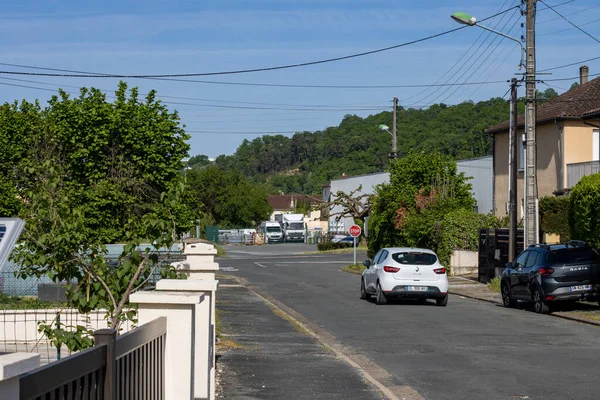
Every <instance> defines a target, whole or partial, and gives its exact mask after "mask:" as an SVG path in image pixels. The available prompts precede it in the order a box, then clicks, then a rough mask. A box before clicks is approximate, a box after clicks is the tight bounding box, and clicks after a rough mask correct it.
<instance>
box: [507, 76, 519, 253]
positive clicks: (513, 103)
mask: <svg viewBox="0 0 600 400" xmlns="http://www.w3.org/2000/svg"><path fill="white" fill-rule="evenodd" d="M510 92H511V96H510V133H509V136H510V138H509V143H510V148H509V152H510V157H509V158H510V162H509V171H508V174H509V177H510V178H509V179H510V181H509V182H510V190H509V193H508V202H509V209H508V214H509V217H510V227H509V231H508V237H509V241H508V261H509V262H513V261H514V260H515V259H516V258H517V157H518V156H517V149H518V148H519V141H517V78H512V80H511V82H510Z"/></svg>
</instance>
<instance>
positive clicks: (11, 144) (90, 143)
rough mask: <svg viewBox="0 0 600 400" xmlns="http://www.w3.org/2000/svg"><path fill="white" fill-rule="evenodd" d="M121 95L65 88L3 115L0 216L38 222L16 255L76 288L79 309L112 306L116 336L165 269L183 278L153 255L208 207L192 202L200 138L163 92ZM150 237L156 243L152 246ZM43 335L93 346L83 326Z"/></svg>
mask: <svg viewBox="0 0 600 400" xmlns="http://www.w3.org/2000/svg"><path fill="white" fill-rule="evenodd" d="M115 97H116V100H114V102H107V101H106V96H105V95H104V94H103V93H102V92H101V91H99V90H97V89H85V88H83V89H81V92H80V95H79V97H75V98H70V97H69V95H67V94H66V93H65V92H63V91H59V95H58V96H54V97H53V98H52V99H51V100H50V101H49V103H48V106H47V107H46V108H44V109H42V108H41V107H40V106H39V104H38V103H35V104H31V103H28V102H22V103H21V104H18V103H14V104H4V105H3V106H1V107H0V145H1V146H2V150H3V151H2V152H0V189H2V193H1V194H0V213H3V214H6V215H18V216H20V217H21V218H23V219H24V220H25V222H26V230H25V231H24V233H23V235H22V237H21V242H20V243H19V246H18V247H17V248H16V249H15V251H13V254H12V259H13V260H14V261H15V262H17V263H18V264H19V265H20V266H21V268H20V270H19V271H18V276H20V277H24V278H25V277H32V276H35V277H41V276H48V277H50V279H52V280H54V281H60V282H68V285H67V298H68V305H69V306H71V307H75V308H77V309H78V311H80V312H82V313H86V312H89V311H91V310H93V309H106V310H107V319H108V320H109V325H110V327H111V328H114V329H119V326H120V325H121V323H122V322H123V321H125V320H130V321H134V320H135V318H136V310H135V307H133V306H131V305H129V303H128V299H129V295H130V294H131V293H132V292H134V291H136V290H138V289H140V288H142V287H143V286H144V285H145V284H146V283H147V280H148V279H149V277H150V275H151V274H152V272H153V271H160V272H161V275H163V276H166V277H171V278H181V274H178V272H177V271H174V270H173V269H172V268H170V267H165V266H163V265H162V264H161V263H159V261H158V258H157V256H156V254H155V253H153V250H155V249H158V248H161V247H166V248H170V246H171V244H172V243H173V242H174V241H175V240H176V239H177V238H178V237H179V235H180V234H181V233H183V232H186V231H188V230H189V229H190V228H191V226H193V224H194V221H195V219H197V217H198V216H199V214H198V212H197V211H198V208H199V207H198V206H199V205H198V204H194V203H193V202H192V201H191V200H190V199H188V198H186V192H185V187H184V179H183V178H184V176H183V175H182V173H181V172H182V167H183V165H182V162H181V160H182V159H183V158H184V157H185V156H186V155H187V151H188V148H189V146H188V144H187V143H186V140H187V139H188V138H189V136H188V135H186V134H185V132H184V131H183V129H182V128H181V127H180V125H179V117H178V116H177V114H176V113H171V112H169V111H168V110H167V109H166V107H165V106H164V105H162V104H161V103H160V102H159V101H156V99H155V97H156V93H155V92H153V91H151V92H150V93H149V94H148V95H147V96H146V97H145V99H143V100H141V99H139V98H138V91H137V89H136V88H134V89H131V90H129V91H128V90H127V86H126V85H125V84H124V83H120V84H119V87H118V89H117V91H116V92H115ZM15 200H16V201H15ZM190 205H193V206H196V207H195V208H191V207H190ZM141 238H145V239H146V240H150V242H151V243H152V245H151V246H148V247H147V248H141V247H140V245H141V243H142V239H141ZM114 242H119V243H126V245H125V246H124V250H123V253H122V254H121V255H120V257H119V259H118V260H117V261H116V262H113V261H111V262H109V261H108V260H107V250H106V247H105V244H106V243H114ZM40 329H41V331H43V332H44V333H45V334H46V335H47V336H48V337H49V338H50V339H52V340H53V341H54V342H55V344H56V345H61V344H62V343H64V344H66V345H67V346H69V348H72V349H80V348H83V347H86V346H89V345H91V341H90V340H88V339H89V337H88V336H89V335H88V333H89V332H86V331H85V328H82V327H77V326H71V327H69V326H62V327H59V328H56V327H54V326H50V325H45V326H40ZM86 335H87V336H86Z"/></svg>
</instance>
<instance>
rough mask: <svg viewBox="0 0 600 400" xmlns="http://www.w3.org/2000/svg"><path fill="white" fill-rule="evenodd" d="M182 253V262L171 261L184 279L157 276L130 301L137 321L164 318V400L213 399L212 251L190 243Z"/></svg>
mask: <svg viewBox="0 0 600 400" xmlns="http://www.w3.org/2000/svg"><path fill="white" fill-rule="evenodd" d="M184 254H185V255H186V261H183V262H178V263H174V264H173V265H174V266H175V268H176V269H177V270H178V271H179V272H181V273H184V274H185V275H186V276H187V279H186V280H182V279H161V280H160V281H158V282H157V283H156V290H154V291H148V292H138V293H134V294H133V295H131V297H130V301H131V302H132V303H138V304H139V306H138V324H139V325H141V324H144V323H146V322H150V321H152V320H153V319H155V318H158V317H162V316H166V317H167V345H166V347H165V349H166V354H165V363H166V365H165V374H166V376H165V381H166V383H167V387H166V392H165V395H166V400H171V399H177V400H179V399H185V398H191V399H208V400H214V399H215V344H216V343H215V339H216V338H215V323H216V317H215V294H216V291H217V287H218V284H219V282H218V281H217V280H215V273H216V271H218V269H219V264H218V263H216V262H215V261H214V257H215V255H216V254H217V251H216V249H215V247H214V246H213V245H210V244H207V243H192V244H188V245H186V248H185V250H184Z"/></svg>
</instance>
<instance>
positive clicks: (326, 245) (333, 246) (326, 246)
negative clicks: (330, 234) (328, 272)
mask: <svg viewBox="0 0 600 400" xmlns="http://www.w3.org/2000/svg"><path fill="white" fill-rule="evenodd" d="M349 247H352V243H339V242H321V243H319V244H317V250H318V251H328V250H337V249H346V248H349Z"/></svg>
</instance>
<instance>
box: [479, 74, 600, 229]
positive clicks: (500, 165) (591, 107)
mask: <svg viewBox="0 0 600 400" xmlns="http://www.w3.org/2000/svg"><path fill="white" fill-rule="evenodd" d="M599 115H600V78H596V79H593V80H591V81H588V68H587V67H586V66H583V67H581V68H580V85H579V86H578V87H576V88H574V89H571V90H569V91H567V92H565V93H563V94H562V95H560V96H558V97H556V98H554V99H552V100H550V101H548V102H546V103H543V104H541V105H539V106H538V107H537V113H536V144H537V184H538V197H540V198H541V197H544V196H552V195H553V194H554V193H558V192H562V191H564V190H565V189H569V188H571V187H573V186H574V185H575V184H576V183H577V182H578V181H579V180H580V179H581V177H582V176H584V175H589V174H591V173H593V172H597V171H598V160H599V155H600V142H599V139H598V123H597V122H598V118H599V117H598V116H599ZM594 122H595V123H594ZM509 123H510V122H509V121H504V122H502V123H500V124H498V125H495V126H493V127H491V128H488V129H487V132H488V133H489V134H491V135H492V137H493V143H494V144H493V169H494V194H493V196H494V213H495V214H496V215H497V216H504V215H506V214H507V206H506V205H507V203H508V153H509V148H508V147H509V146H508V139H509ZM517 127H518V132H517V138H518V140H521V138H522V135H523V134H524V116H523V115H521V116H519V117H518V118H517ZM524 161H525V150H524V148H523V146H520V149H519V157H518V164H517V168H518V175H517V197H518V204H520V207H517V211H518V214H519V218H522V217H523V211H524V207H523V189H524V181H523V179H524V168H523V167H524Z"/></svg>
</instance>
